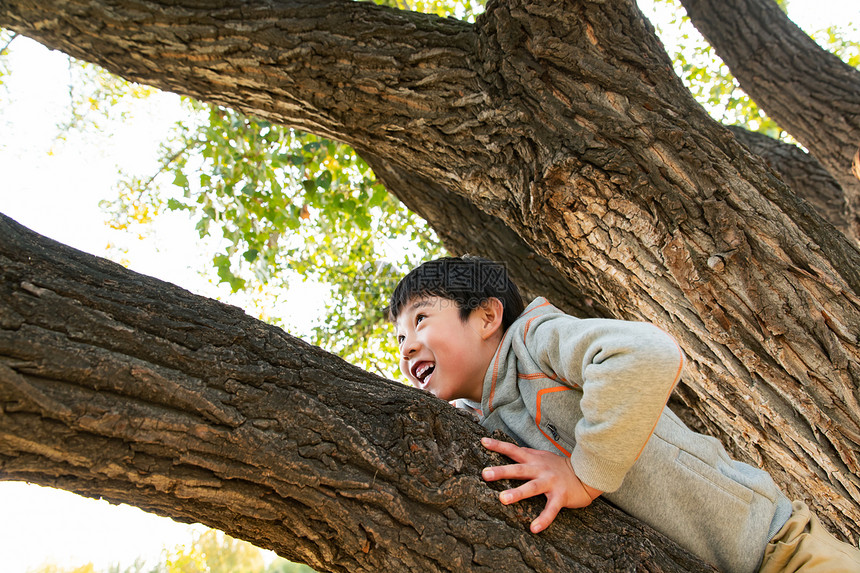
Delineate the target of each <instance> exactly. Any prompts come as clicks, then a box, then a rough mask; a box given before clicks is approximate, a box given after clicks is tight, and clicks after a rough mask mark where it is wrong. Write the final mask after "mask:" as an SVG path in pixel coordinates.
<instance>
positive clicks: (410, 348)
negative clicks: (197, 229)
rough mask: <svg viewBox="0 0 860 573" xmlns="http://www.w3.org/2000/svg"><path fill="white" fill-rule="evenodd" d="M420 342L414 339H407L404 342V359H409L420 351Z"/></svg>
mask: <svg viewBox="0 0 860 573" xmlns="http://www.w3.org/2000/svg"><path fill="white" fill-rule="evenodd" d="M418 346H419V344H418V341H417V340H415V339H414V338H410V337H406V340H404V341H403V346H402V348H401V352H402V353H403V358H409V357H410V356H411V355H412V354H415V352H417V351H418Z"/></svg>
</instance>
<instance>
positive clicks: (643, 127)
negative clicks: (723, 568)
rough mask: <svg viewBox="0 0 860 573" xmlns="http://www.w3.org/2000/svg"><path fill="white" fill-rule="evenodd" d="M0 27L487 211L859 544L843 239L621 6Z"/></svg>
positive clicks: (25, 6)
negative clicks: (645, 328)
mask: <svg viewBox="0 0 860 573" xmlns="http://www.w3.org/2000/svg"><path fill="white" fill-rule="evenodd" d="M0 24H2V25H5V26H9V27H11V28H13V29H15V30H16V31H20V32H22V33H26V34H28V35H31V36H33V37H35V38H37V39H39V40H40V41H42V42H44V43H46V44H47V45H49V46H51V47H54V48H57V49H62V50H63V51H66V52H68V53H70V54H72V55H75V56H76V57H82V58H84V59H88V60H91V61H95V62H97V63H100V64H101V65H104V66H105V67H107V68H108V69H109V70H111V71H113V72H115V73H119V74H120V75H123V76H125V77H127V78H129V79H133V80H136V81H142V82H145V83H150V84H153V85H156V86H158V87H161V88H163V89H171V90H174V91H179V92H181V93H186V94H189V95H192V96H194V97H198V98H201V99H204V100H207V101H211V102H215V103H220V104H224V105H230V106H233V107H237V108H238V109H240V110H242V111H243V112H246V113H251V114H253V115H257V116H259V117H264V118H266V119H269V120H271V121H275V122H280V123H284V124H288V125H292V126H295V127H299V128H302V129H306V130H309V131H313V132H315V133H319V134H321V135H325V136H329V137H333V138H336V139H340V140H342V141H346V142H347V143H350V144H351V145H353V146H354V147H355V148H356V149H359V150H370V152H371V153H372V154H373V155H374V156H376V157H384V158H385V160H386V162H388V163H389V164H390V165H391V166H393V167H394V168H395V169H397V170H400V172H401V176H403V174H404V173H408V174H414V176H415V177H418V178H420V179H421V180H423V181H432V182H433V184H434V185H437V186H438V187H439V188H441V189H445V190H446V193H447V194H450V195H452V196H454V195H456V196H458V197H461V198H462V199H463V200H464V201H465V202H466V203H468V204H469V205H471V206H473V207H474V209H471V208H470V210H469V211H468V213H469V214H473V213H476V212H477V211H481V212H483V213H486V214H488V215H491V216H492V217H495V218H497V219H498V220H500V221H502V222H503V223H504V224H505V226H506V227H507V228H508V229H510V230H511V231H513V233H515V234H516V235H518V236H519V237H520V239H521V244H524V245H526V246H528V248H529V249H530V250H531V251H533V252H534V253H535V254H536V255H538V256H539V257H540V259H539V261H540V262H538V263H537V265H538V266H539V267H541V268H545V263H544V261H545V262H546V263H549V264H550V265H552V267H553V268H554V269H555V272H556V274H557V275H558V276H560V277H563V278H564V280H565V281H567V282H568V283H570V285H572V287H573V289H574V290H573V292H575V293H577V294H576V295H575V296H577V297H579V296H588V297H590V299H591V300H592V301H593V304H594V305H596V306H597V307H598V308H600V309H606V311H607V312H609V313H611V314H612V315H614V316H617V317H622V318H633V319H645V320H649V321H651V322H654V323H656V324H658V325H660V326H662V327H663V328H664V329H666V330H668V331H669V332H671V333H672V334H674V335H675V337H676V338H677V339H678V340H679V342H680V344H681V345H682V346H683V348H684V349H685V351H686V353H687V355H688V357H689V362H688V366H689V368H688V370H687V373H686V376H685V378H684V382H685V384H686V385H687V388H685V389H684V390H682V392H681V395H682V396H683V397H684V399H685V400H686V402H687V403H688V404H689V405H690V407H691V408H693V410H694V411H695V412H696V415H697V416H698V417H699V418H700V420H701V423H702V424H704V425H705V426H707V427H708V428H710V430H711V431H712V432H714V433H715V434H717V435H719V436H721V437H722V438H723V439H724V440H725V441H726V443H727V445H728V446H729V448H730V449H732V450H733V451H734V453H735V455H737V456H739V457H742V458H744V459H746V460H747V461H751V462H752V463H754V464H757V465H760V466H762V467H764V468H765V469H767V470H768V471H770V472H771V473H772V474H773V475H774V477H775V479H776V480H777V481H778V482H780V483H781V484H782V486H783V487H784V489H785V490H786V492H787V493H788V494H789V495H790V496H793V497H797V498H802V499H804V500H805V501H807V502H808V503H810V504H811V505H812V506H813V507H814V508H815V509H816V510H817V512H818V513H819V515H820V516H821V517H822V519H823V520H824V521H825V522H826V523H828V524H829V525H830V526H831V527H832V528H833V529H834V530H835V531H837V532H839V533H840V534H842V535H843V536H846V537H854V538H856V536H857V534H858V533H860V527H858V525H857V524H858V522H860V477H858V476H860V407H858V398H860V396H858V383H860V367H858V364H860V348H858V338H857V333H858V332H860V252H858V250H857V248H856V247H855V246H854V245H852V244H851V243H850V242H849V241H848V240H847V239H846V238H845V236H844V235H842V234H841V233H839V232H838V231H836V229H834V228H833V227H832V226H831V225H829V224H828V223H826V222H825V221H824V220H823V219H821V217H820V216H818V215H817V214H816V213H814V212H813V211H812V210H811V209H810V208H809V207H808V206H807V204H806V203H804V202H802V201H800V200H798V199H797V197H796V196H795V195H794V194H793V193H791V191H790V189H789V188H788V187H787V186H786V185H785V184H784V183H783V182H782V181H781V180H780V179H779V178H777V177H775V176H774V175H773V173H772V172H771V171H770V170H769V169H768V168H767V167H766V165H765V164H764V162H763V161H762V160H761V159H760V158H757V157H755V156H753V155H752V154H750V153H749V151H748V150H747V148H745V147H743V146H741V145H739V144H738V143H737V141H736V140H735V138H734V137H733V136H732V135H731V134H730V132H728V131H727V130H725V129H724V128H722V127H721V126H719V125H718V124H716V123H715V122H713V121H712V120H711V119H710V118H708V117H707V115H706V114H705V112H704V111H703V110H702V109H701V107H700V106H698V104H696V103H695V102H694V100H693V99H692V97H691V96H690V94H689V93H688V92H687V91H686V90H685V89H684V88H683V86H682V85H681V83H680V81H679V80H678V79H677V77H675V75H674V74H673V72H672V66H671V62H670V61H669V60H668V57H667V56H666V54H665V52H664V51H663V50H662V47H661V45H660V43H659V41H658V40H657V38H656V36H655V35H654V33H653V29H651V27H650V25H649V24H648V23H647V21H646V20H645V19H644V17H643V16H642V15H641V14H640V13H639V11H638V10H637V9H636V7H635V5H634V3H632V2H628V1H626V0H604V1H601V2H597V1H588V0H580V1H573V0H570V1H557V0H534V1H523V0H508V1H498V2H492V3H490V4H489V5H488V7H487V11H486V13H485V14H484V15H482V17H481V18H480V19H479V21H478V22H477V23H476V24H475V25H474V26H471V25H468V24H465V23H461V22H455V21H452V20H448V19H444V20H443V19H438V18H434V17H431V16H423V15H416V14H411V13H405V12H397V11H392V10H387V9H382V8H379V7H377V6H374V5H371V4H369V3H356V2H349V1H347V2H336V1H334V0H328V1H318V2H313V3H307V2H299V1H298V0H295V1H292V2H290V1H287V0H285V1H282V2H279V3H277V4H271V3H267V2H262V1H259V2H254V1H249V2H243V3H242V4H241V6H239V5H236V6H227V7H221V6H220V5H219V7H215V8H213V7H210V6H200V5H199V4H197V3H188V5H184V4H181V3H180V4H177V3H176V2H171V3H164V4H161V5H159V4H157V3H152V2H150V3H147V4H137V3H135V2H133V1H129V2H124V3H123V4H121V5H111V6H110V7H109V8H107V7H105V6H104V5H102V4H101V3H100V2H97V1H96V0H79V1H78V2H77V3H75V4H74V5H70V4H68V3H66V2H40V3H31V2H24V1H23V0H5V1H4V3H3V4H2V5H0ZM801 111H802V110H801ZM395 190H396V191H397V192H398V193H399V194H401V195H400V196H401V198H402V199H403V200H404V201H405V202H406V203H407V204H410V203H416V204H417V203H418V202H419V200H418V199H415V200H414V201H410V199H411V197H412V196H411V194H410V191H409V189H406V188H404V187H399V188H397V189H395ZM423 192H424V191H422V193H423ZM440 205H441V206H442V207H445V206H446V205H454V202H453V201H448V200H447V199H446V200H445V202H443V203H440ZM446 218H447V219H449V220H456V215H451V216H450V217H448V216H447V215H446V216H445V217H440V219H442V220H445V219H446ZM498 232H499V233H505V231H504V230H501V231H498ZM441 234H443V235H444V233H441ZM505 262H507V263H508V265H509V266H510V267H515V266H518V265H522V266H524V267H528V266H529V264H524V263H523V262H522V261H521V260H519V259H517V260H506V261H505ZM536 284H538V283H537V282H527V283H526V285H525V286H526V290H527V291H532V292H534V291H538V290H539V289H538V288H533V286H534V285H536ZM541 286H542V285H541Z"/></svg>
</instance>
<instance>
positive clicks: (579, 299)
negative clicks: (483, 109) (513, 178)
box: [361, 151, 610, 318]
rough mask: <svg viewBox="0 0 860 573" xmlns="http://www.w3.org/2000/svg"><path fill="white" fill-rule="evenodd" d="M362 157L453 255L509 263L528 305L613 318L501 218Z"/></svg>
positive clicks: (405, 172) (406, 173)
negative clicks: (548, 303) (544, 302)
mask: <svg viewBox="0 0 860 573" xmlns="http://www.w3.org/2000/svg"><path fill="white" fill-rule="evenodd" d="M361 156H362V157H363V158H364V159H365V160H366V161H367V162H368V164H369V165H370V166H371V167H372V168H373V172H374V173H375V174H376V176H377V177H379V179H380V181H382V182H383V183H384V184H385V187H386V188H387V189H388V190H389V191H390V192H392V193H394V194H395V195H397V196H398V197H400V198H401V199H402V200H403V201H404V203H405V204H406V206H407V207H408V208H409V210H411V211H413V212H414V213H417V214H418V215H420V216H421V217H423V218H424V219H425V220H426V221H427V223H428V224H429V225H430V226H431V227H433V229H434V230H435V231H436V233H437V234H438V235H439V236H440V238H441V239H442V241H443V243H444V244H445V248H446V249H448V251H449V252H451V253H454V254H456V255H463V254H467V253H468V254H472V255H480V256H482V257H486V258H488V259H490V260H493V261H501V262H504V263H506V265H507V270H508V272H509V273H510V275H511V278H512V279H513V280H514V282H515V283H516V284H517V285H518V286H519V287H520V289H521V291H522V295H523V298H524V299H525V300H531V299H532V298H534V297H537V296H544V297H548V298H549V299H550V300H552V301H553V304H555V305H556V306H558V307H559V308H561V309H564V310H565V312H568V313H570V314H572V315H574V316H578V317H580V318H589V317H592V318H593V317H609V316H610V314H609V311H608V310H606V309H605V308H602V307H600V306H598V305H596V304H595V302H594V300H593V299H592V298H591V297H590V296H589V295H587V294H584V293H583V292H581V291H578V290H577V289H576V288H575V287H574V286H573V285H571V283H570V282H569V281H568V280H567V279H566V278H564V277H563V276H562V275H561V273H559V272H558V270H557V269H556V268H555V267H553V266H552V265H551V264H550V263H549V261H547V260H546V259H545V258H544V257H542V256H541V255H539V254H537V253H536V252H535V251H534V249H532V248H531V247H530V246H529V245H528V244H527V243H526V242H525V241H523V239H522V237H520V236H519V235H518V234H517V233H516V232H514V231H513V230H512V229H511V228H510V227H508V226H507V225H506V224H505V223H504V222H503V221H502V220H501V219H499V218H498V217H494V216H492V215H489V214H487V213H484V212H483V211H481V210H480V209H478V208H477V207H476V206H475V205H474V204H472V203H470V202H469V201H467V200H466V199H464V198H463V197H460V196H459V195H456V194H454V193H452V192H450V191H449V190H447V189H446V188H445V187H444V186H443V185H441V184H439V183H437V182H435V181H432V180H430V179H427V178H425V177H421V176H420V175H418V174H416V173H415V172H413V171H410V170H407V169H403V168H400V167H398V166H396V165H394V164H392V163H390V162H387V161H385V160H383V159H382V158H380V157H376V156H375V155H373V154H372V153H371V152H369V151H361ZM583 280H584V281H587V280H588V279H587V277H586V278H584V279H583Z"/></svg>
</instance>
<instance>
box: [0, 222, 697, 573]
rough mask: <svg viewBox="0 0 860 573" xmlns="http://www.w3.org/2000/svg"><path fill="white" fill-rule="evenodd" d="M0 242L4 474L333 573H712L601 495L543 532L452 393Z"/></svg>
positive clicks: (165, 291) (77, 262)
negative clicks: (483, 473)
mask: <svg viewBox="0 0 860 573" xmlns="http://www.w3.org/2000/svg"><path fill="white" fill-rule="evenodd" d="M0 238H2V240H0V269H2V271H0V273H2V274H0V479H5V480H10V479H11V480H28V481H32V482H36V483H40V484H43V485H51V486H55V487H61V488H65V489H69V490H71V491H75V492H78V493H81V494H83V495H88V496H93V497H99V496H101V497H104V498H106V499H108V500H110V501H112V502H114V503H119V502H124V503H130V504H132V505H136V506H139V507H142V508H144V509H147V510H149V511H153V512H155V513H159V514H161V515H166V516H169V517H172V518H174V519H178V520H180V521H200V522H202V523H205V524H207V525H210V526H212V527H217V528H219V529H222V530H224V531H226V532H227V533H230V534H231V535H234V536H236V537H240V538H242V539H247V540H249V541H252V542H254V543H256V544H257V545H259V546H261V547H266V548H271V549H274V550H276V551H277V552H278V553H280V554H281V555H283V556H285V557H288V558H290V559H293V560H298V561H303V562H306V563H309V564H310V565H312V566H313V567H315V568H317V569H319V570H326V571H422V572H423V571H464V570H470V571H524V570H529V571H589V570H590V571H629V570H634V569H636V570H640V569H641V570H647V571H687V570H689V571H705V570H710V569H709V568H707V567H705V566H703V565H701V564H697V562H696V560H695V559H693V558H691V557H690V556H688V555H686V554H685V552H683V551H682V550H680V549H679V548H677V547H676V546H674V545H673V544H672V543H671V542H668V541H667V540H665V539H663V538H661V537H660V536H659V535H657V534H656V533H654V532H652V531H650V530H648V529H647V528H645V527H644V526H642V525H640V524H638V523H636V522H635V521H634V520H632V519H631V518H629V517H627V516H625V515H623V514H621V513H620V512H618V511H617V510H614V509H612V508H611V507H610V506H608V505H607V504H605V503H598V504H596V505H594V506H593V507H591V508H589V509H588V510H585V511H566V512H564V515H563V516H562V517H563V518H562V520H561V521H560V522H558V523H557V525H554V526H553V528H552V529H551V530H549V531H548V532H547V534H542V535H539V536H534V535H532V534H530V533H529V532H528V526H527V525H528V522H529V520H530V519H533V518H534V517H536V515H537V512H538V506H537V505H536V504H532V505H525V506H521V507H506V506H502V505H501V504H500V503H499V502H498V500H497V498H496V495H495V493H494V492H493V491H492V489H491V488H490V487H489V486H487V485H486V484H485V483H484V482H483V481H482V480H481V479H480V469H481V468H482V467H484V466H486V465H488V464H490V463H499V461H498V460H497V461H495V462H493V460H492V459H491V458H490V456H488V455H487V453H486V452H485V451H484V450H483V449H482V448H481V447H480V445H479V443H478V439H479V437H480V436H481V435H482V429H481V428H480V426H478V425H477V424H476V423H475V422H474V421H472V420H471V419H470V418H469V417H468V416H466V415H464V414H462V413H460V412H458V411H456V410H455V409H453V408H451V407H450V406H448V405H447V404H445V403H444V402H442V401H440V400H437V399H435V398H433V397H432V396H429V395H427V394H424V393H421V392H418V391H416V390H413V389H411V388H407V387H404V386H401V385H399V384H396V383H394V382H390V381H386V380H382V379H380V378H377V377H374V376H372V375H370V374H368V373H366V372H363V371H360V370H358V369H356V368H355V367H352V366H350V365H348V364H346V363H344V362H343V361H341V360H339V359H338V358H336V357H334V356H332V355H329V354H326V353H325V352H323V351H321V350H319V349H317V348H314V347H311V346H309V345H307V344H305V343H303V342H301V341H300V340H297V339H294V338H291V337H290V336H288V335H286V334H285V333H284V332H283V331H281V330H279V329H277V328H274V327H271V326H268V325H265V324H263V323H260V322H259V321H256V320H254V319H251V318H250V317H248V316H246V315H245V314H244V313H243V312H242V311H241V310H239V309H237V308H234V307H230V306H227V305H224V304H221V303H218V302H215V301H211V300H207V299H203V298H201V297H197V296H194V295H192V294H190V293H188V292H186V291H183V290H182V289H179V288H178V287H175V286H173V285H170V284H166V283H163V282H161V281H157V280H154V279H150V278H147V277H144V276H141V275H137V274H135V273H132V272H130V271H128V270H126V269H124V268H122V267H120V266H119V265H115V264H112V263H108V262H106V261H103V260H99V259H97V258H95V257H92V256H90V255H86V254H83V253H80V252H77V251H74V250H72V249H69V248H67V247H63V246H61V245H59V244H57V243H54V242H53V241H50V240H48V239H45V238H42V237H39V236H38V235H35V234H33V233H31V232H29V231H27V230H25V229H24V228H23V227H20V226H18V225H17V224H15V223H14V222H12V221H11V220H9V219H7V218H5V217H2V216H0ZM493 487H498V486H493Z"/></svg>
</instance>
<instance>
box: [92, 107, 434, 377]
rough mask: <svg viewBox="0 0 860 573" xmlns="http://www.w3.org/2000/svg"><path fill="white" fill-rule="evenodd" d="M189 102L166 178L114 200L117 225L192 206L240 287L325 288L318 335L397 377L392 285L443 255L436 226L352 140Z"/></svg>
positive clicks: (217, 261) (222, 273) (167, 158)
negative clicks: (389, 314)
mask: <svg viewBox="0 0 860 573" xmlns="http://www.w3.org/2000/svg"><path fill="white" fill-rule="evenodd" d="M187 106H188V109H189V117H190V118H191V119H190V120H187V121H183V122H181V123H180V124H179V125H177V127H176V130H175V132H174V135H173V138H172V139H171V140H170V141H169V142H167V143H166V144H165V145H164V146H163V148H162V152H161V162H162V164H161V172H160V178H159V176H156V177H149V178H147V179H145V180H143V179H140V178H134V177H126V178H125V180H124V181H123V182H122V187H121V189H120V192H119V197H118V199H117V200H116V201H114V202H112V203H105V207H106V208H107V209H109V210H110V211H111V221H112V224H113V226H114V227H115V228H118V229H125V228H129V227H130V226H132V225H134V224H139V223H144V224H146V223H150V222H151V221H152V220H153V218H154V217H156V216H157V215H158V214H159V213H161V212H163V211H184V212H187V213H188V214H189V215H190V217H191V219H192V220H194V221H196V228H197V231H198V233H199V235H200V237H201V238H203V237H215V238H217V239H219V241H220V248H219V249H218V251H217V252H216V253H215V254H214V255H213V259H212V261H213V266H214V268H215V270H216V273H217V276H218V279H219V280H220V281H221V282H226V283H228V284H229V285H230V287H231V289H232V290H233V291H234V292H236V291H239V290H255V289H256V290H258V291H259V290H261V289H262V288H263V287H264V286H268V287H272V286H273V285H274V287H275V288H274V289H273V290H270V292H273V294H272V298H271V302H272V304H275V303H276V302H277V300H278V298H279V297H281V298H282V297H285V296H287V294H286V289H287V287H288V285H289V281H290V280H295V279H296V278H297V277H301V279H302V280H311V281H316V282H318V283H320V284H321V285H325V286H326V287H327V288H328V289H329V290H330V302H329V303H328V305H327V308H328V312H327V315H326V316H325V317H324V318H323V319H322V320H321V322H320V324H318V325H317V326H316V328H315V329H314V331H313V337H314V342H315V343H317V344H319V345H321V346H323V347H325V348H328V349H330V350H332V351H335V352H339V353H340V354H341V355H343V356H344V357H347V358H350V359H351V360H353V361H354V362H357V363H359V364H362V365H363V366H365V367H366V368H369V369H373V370H376V371H378V372H380V373H384V374H388V373H389V371H390V370H391V364H392V362H391V360H390V359H388V360H386V359H384V358H382V359H381V358H380V356H385V355H386V354H392V352H393V351H392V349H391V348H385V347H383V346H380V345H379V344H376V343H375V341H380V340H385V339H386V338H392V337H391V336H390V335H389V334H388V329H389V326H388V324H387V323H386V322H385V320H384V316H383V313H382V310H383V308H384V306H385V304H386V296H387V293H388V292H390V290H391V288H393V285H394V284H395V282H396V279H397V277H398V276H399V275H400V274H401V273H402V270H403V269H406V268H409V267H411V266H413V265H414V264H416V263H417V262H418V261H420V260H421V258H423V257H426V256H436V255H437V254H438V253H440V252H441V246H440V245H439V241H438V240H437V239H436V237H435V234H434V233H433V232H432V230H430V229H429V228H428V227H427V226H426V225H424V224H423V222H421V221H420V220H419V219H418V218H417V217H415V215H413V214H411V213H410V212H409V211H408V210H406V209H405V207H403V205H402V204H400V202H399V201H397V200H396V199H395V198H394V197H393V196H391V195H390V194H388V193H387V192H386V190H385V189H384V187H382V185H380V184H379V183H378V182H376V180H375V178H374V176H373V173H372V172H371V170H370V168H369V167H368V166H367V164H366V163H365V162H364V161H363V160H362V159H361V158H360V157H358V155H357V154H356V153H355V152H354V151H353V150H352V149H351V148H349V147H348V146H346V145H343V144H340V143H335V142H331V141H326V140H323V139H321V138H319V137H317V136H314V135H310V134H305V133H300V132H297V131H295V130H291V129H286V128H283V127H280V126H276V125H272V124H270V123H268V122H265V121H259V120H255V119H253V118H249V117H245V116H243V115H242V114H240V113H238V112H235V111H232V110H229V109H225V108H221V107H218V106H209V105H205V104H200V103H198V102H194V101H191V100H188V101H187ZM168 181H169V183H167V182H168ZM410 245H411V247H409V246H410ZM366 341H374V342H372V343H371V346H370V348H368V346H367V344H365V342H366Z"/></svg>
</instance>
